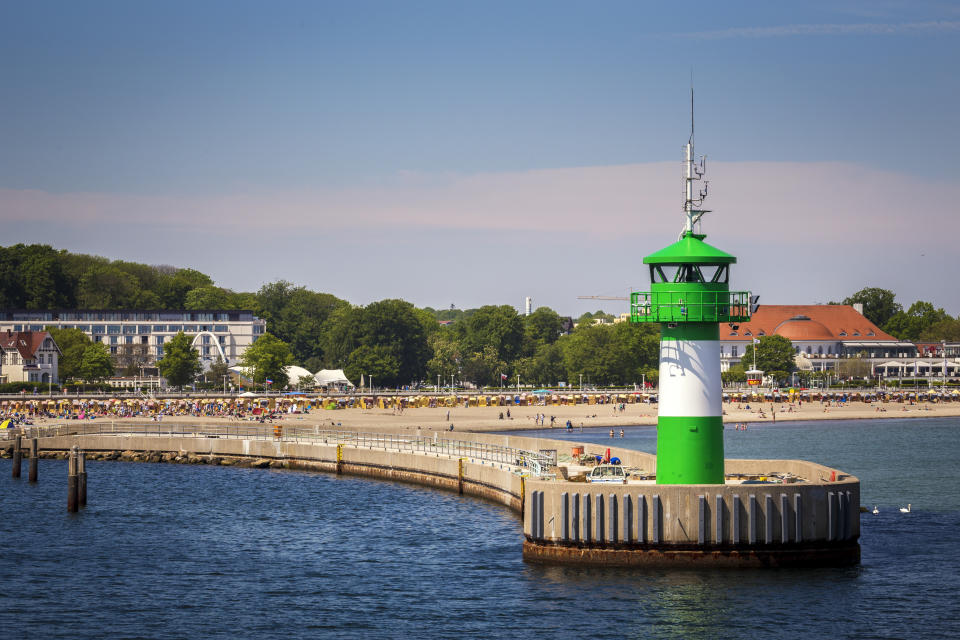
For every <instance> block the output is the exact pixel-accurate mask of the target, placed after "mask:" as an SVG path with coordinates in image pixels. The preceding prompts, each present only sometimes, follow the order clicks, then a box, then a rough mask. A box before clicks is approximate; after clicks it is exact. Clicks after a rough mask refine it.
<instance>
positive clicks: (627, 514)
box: [623, 493, 634, 544]
mask: <svg viewBox="0 0 960 640" xmlns="http://www.w3.org/2000/svg"><path fill="white" fill-rule="evenodd" d="M633 522H634V517H633V498H632V497H631V496H630V494H629V493H628V494H624V496H623V541H624V542H626V543H627V544H630V543H631V542H633Z"/></svg>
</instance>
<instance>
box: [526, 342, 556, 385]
mask: <svg viewBox="0 0 960 640" xmlns="http://www.w3.org/2000/svg"><path fill="white" fill-rule="evenodd" d="M515 373H516V374H519V375H520V379H521V381H522V382H523V383H524V384H535V385H540V386H547V385H550V386H552V385H555V384H556V383H557V382H559V381H560V380H565V379H566V377H567V369H566V367H565V366H564V362H563V346H562V341H557V342H553V343H544V344H541V345H540V346H539V347H537V350H536V352H535V353H534V354H533V356H530V357H527V358H521V359H520V360H518V361H517V362H516V363H515Z"/></svg>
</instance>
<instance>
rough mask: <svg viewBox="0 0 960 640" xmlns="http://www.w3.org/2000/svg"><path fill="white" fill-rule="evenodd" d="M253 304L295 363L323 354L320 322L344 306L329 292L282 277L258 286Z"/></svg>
mask: <svg viewBox="0 0 960 640" xmlns="http://www.w3.org/2000/svg"><path fill="white" fill-rule="evenodd" d="M256 304H257V311H258V313H259V315H260V317H261V318H263V319H264V320H266V321H267V326H268V327H269V328H270V331H271V333H273V334H274V335H275V336H276V337H278V338H280V339H281V340H283V341H284V342H286V343H288V344H289V345H290V350H291V351H292V352H293V355H294V357H295V358H296V360H297V361H299V362H303V361H305V360H307V359H308V358H312V357H317V356H322V355H324V352H323V333H324V328H325V327H324V325H325V324H326V322H327V321H328V319H329V318H330V316H331V314H333V313H334V312H335V311H336V310H337V309H340V308H342V307H345V306H347V303H346V302H345V301H343V300H341V299H339V298H337V297H336V296H333V295H330V294H329V293H315V292H313V291H310V290H309V289H306V288H305V287H295V286H293V285H292V284H291V283H289V282H286V281H284V280H280V281H278V282H272V283H270V284H266V285H264V286H263V287H261V288H260V291H258V292H257V295H256ZM347 353H349V351H348V352H347Z"/></svg>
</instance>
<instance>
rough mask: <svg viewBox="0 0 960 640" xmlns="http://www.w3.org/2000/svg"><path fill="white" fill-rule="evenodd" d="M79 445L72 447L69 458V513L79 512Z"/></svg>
mask: <svg viewBox="0 0 960 640" xmlns="http://www.w3.org/2000/svg"><path fill="white" fill-rule="evenodd" d="M77 458H78V456H77V446H76V445H74V446H73V448H72V449H70V455H69V457H68V458H67V511H68V512H69V513H76V512H77V508H78V505H77V496H78V485H79V479H78V478H77Z"/></svg>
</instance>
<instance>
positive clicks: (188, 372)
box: [157, 331, 249, 387]
mask: <svg viewBox="0 0 960 640" xmlns="http://www.w3.org/2000/svg"><path fill="white" fill-rule="evenodd" d="M191 343H192V340H191V339H190V336H188V335H186V334H185V333H184V332H183V331H181V332H180V333H178V334H177V335H175V336H173V338H171V339H170V341H169V342H167V343H166V344H164V345H163V358H162V359H161V360H160V361H159V362H157V368H158V369H159V370H160V375H162V376H163V377H164V378H166V379H167V384H170V385H172V386H174V387H183V386H184V385H186V384H190V383H191V382H193V380H194V378H196V377H197V374H199V373H200V371H201V369H202V367H201V366H200V352H199V351H197V350H196V349H195V348H194V347H193V346H192V344H191ZM248 351H249V349H248Z"/></svg>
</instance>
